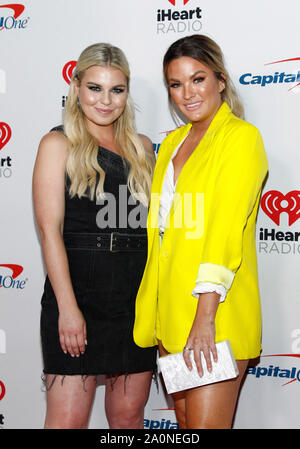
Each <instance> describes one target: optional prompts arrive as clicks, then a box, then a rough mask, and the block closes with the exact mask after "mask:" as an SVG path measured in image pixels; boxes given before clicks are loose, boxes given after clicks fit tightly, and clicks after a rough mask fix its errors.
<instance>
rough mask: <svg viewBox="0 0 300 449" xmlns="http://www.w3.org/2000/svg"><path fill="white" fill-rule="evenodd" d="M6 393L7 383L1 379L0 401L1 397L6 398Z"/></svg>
mask: <svg viewBox="0 0 300 449" xmlns="http://www.w3.org/2000/svg"><path fill="white" fill-rule="evenodd" d="M5 393H6V389H5V385H4V383H3V382H2V381H1V380H0V401H1V399H3V398H4V396H5Z"/></svg>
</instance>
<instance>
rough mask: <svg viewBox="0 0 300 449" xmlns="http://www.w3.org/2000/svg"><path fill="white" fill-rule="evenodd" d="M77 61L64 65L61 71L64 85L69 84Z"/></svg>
mask: <svg viewBox="0 0 300 449" xmlns="http://www.w3.org/2000/svg"><path fill="white" fill-rule="evenodd" d="M76 64H77V61H69V62H67V63H66V64H65V65H64V68H63V69H62V76H63V78H64V80H65V82H66V83H68V84H71V79H72V73H73V70H74V69H75V67H76Z"/></svg>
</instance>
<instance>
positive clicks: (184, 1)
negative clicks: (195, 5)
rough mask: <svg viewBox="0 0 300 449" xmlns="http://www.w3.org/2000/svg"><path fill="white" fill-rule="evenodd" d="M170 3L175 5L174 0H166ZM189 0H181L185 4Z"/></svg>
mask: <svg viewBox="0 0 300 449" xmlns="http://www.w3.org/2000/svg"><path fill="white" fill-rule="evenodd" d="M168 1H169V2H170V3H172V5H173V6H175V5H176V0H168ZM189 1H190V0H183V4H184V5H186V4H187V3H188V2H189Z"/></svg>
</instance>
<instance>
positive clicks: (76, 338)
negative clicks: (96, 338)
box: [58, 306, 86, 357]
mask: <svg viewBox="0 0 300 449" xmlns="http://www.w3.org/2000/svg"><path fill="white" fill-rule="evenodd" d="M58 332H59V341H60V345H61V348H62V350H63V351H64V353H65V354H66V353H67V352H69V354H70V355H71V356H72V357H75V356H76V357H79V356H80V354H83V353H84V351H85V345H86V322H85V319H84V317H83V315H82V313H81V311H80V309H79V308H78V307H76V306H75V307H73V308H71V309H69V310H63V311H60V313H59V318H58Z"/></svg>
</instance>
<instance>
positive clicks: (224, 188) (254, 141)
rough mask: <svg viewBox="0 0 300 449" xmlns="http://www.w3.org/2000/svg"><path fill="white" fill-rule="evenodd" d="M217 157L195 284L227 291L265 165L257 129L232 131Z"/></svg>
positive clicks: (265, 168) (206, 210) (246, 127)
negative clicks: (206, 284) (214, 285)
mask: <svg viewBox="0 0 300 449" xmlns="http://www.w3.org/2000/svg"><path fill="white" fill-rule="evenodd" d="M240 128H242V129H240ZM219 159H220V162H219V164H218V169H217V171H216V177H215V179H216V181H215V186H214V189H213V192H212V194H211V195H210V194H209V193H208V195H209V199H210V200H209V201H208V203H209V204H208V205H207V207H205V212H204V213H205V214H207V216H206V217H205V222H206V230H205V235H204V239H205V240H204V246H203V252H202V258H201V264H200V266H199V271H198V276H197V279H196V284H197V285H199V286H201V284H202V283H213V284H220V285H222V286H224V288H225V289H226V291H228V290H229V289H230V287H231V285H232V282H233V280H234V277H235V273H236V272H237V270H238V269H239V266H240V264H241V260H242V253H243V233H244V229H245V226H246V223H247V220H248V218H249V216H250V215H251V213H252V211H253V208H254V206H255V204H256V201H257V198H258V195H260V192H261V188H262V183H263V180H264V178H265V176H266V173H267V168H268V164H267V158H266V154H265V150H264V145H263V141H262V137H261V135H260V133H259V131H258V130H257V129H256V128H255V127H254V126H253V125H249V124H247V123H245V124H244V126H243V127H238V128H237V129H233V130H231V131H230V132H229V133H228V134H227V135H226V136H225V137H224V142H223V145H222V148H221V151H220V158H219ZM204 201H205V198H204Z"/></svg>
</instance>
